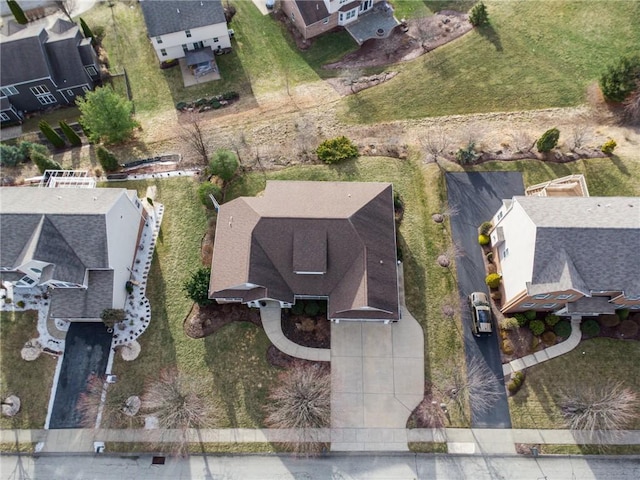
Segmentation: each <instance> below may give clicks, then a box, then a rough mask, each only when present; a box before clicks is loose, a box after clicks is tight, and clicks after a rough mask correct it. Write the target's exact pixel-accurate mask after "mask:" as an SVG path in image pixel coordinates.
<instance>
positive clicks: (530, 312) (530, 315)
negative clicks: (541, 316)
mask: <svg viewBox="0 0 640 480" xmlns="http://www.w3.org/2000/svg"><path fill="white" fill-rule="evenodd" d="M537 315H538V314H537V313H536V311H535V310H527V311H526V312H524V316H525V317H527V320H529V321H531V320H535V319H536V316H537Z"/></svg>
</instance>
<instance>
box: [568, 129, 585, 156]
mask: <svg viewBox="0 0 640 480" xmlns="http://www.w3.org/2000/svg"><path fill="white" fill-rule="evenodd" d="M586 138H587V126H586V125H583V124H579V125H576V126H575V127H573V129H572V130H571V139H570V142H571V145H570V146H569V148H570V150H571V151H572V152H574V151H576V150H577V149H579V148H582V147H583V146H584V143H585V141H586Z"/></svg>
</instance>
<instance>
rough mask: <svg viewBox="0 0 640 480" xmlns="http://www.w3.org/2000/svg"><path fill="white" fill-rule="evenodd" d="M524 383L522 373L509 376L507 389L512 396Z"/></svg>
mask: <svg viewBox="0 0 640 480" xmlns="http://www.w3.org/2000/svg"><path fill="white" fill-rule="evenodd" d="M523 383H524V373H522V372H515V373H513V374H512V375H511V380H509V383H507V389H508V390H509V393H511V394H512V395H513V394H515V393H516V392H517V391H518V390H520V387H521V386H522V384H523Z"/></svg>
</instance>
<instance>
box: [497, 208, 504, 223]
mask: <svg viewBox="0 0 640 480" xmlns="http://www.w3.org/2000/svg"><path fill="white" fill-rule="evenodd" d="M502 217H504V212H503V211H502V210H500V211H499V212H498V218H497V220H498V221H500V219H501V218H502Z"/></svg>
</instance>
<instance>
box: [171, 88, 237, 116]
mask: <svg viewBox="0 0 640 480" xmlns="http://www.w3.org/2000/svg"><path fill="white" fill-rule="evenodd" d="M239 98H240V94H239V93H238V92H226V93H223V94H221V95H215V96H213V97H211V98H199V99H197V100H195V101H193V102H178V103H176V108H177V109H178V110H180V111H181V112H193V111H197V112H206V111H207V110H217V109H218V108H222V107H227V106H229V105H231V104H232V103H234V102H235V101H237V100H238V99H239Z"/></svg>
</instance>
